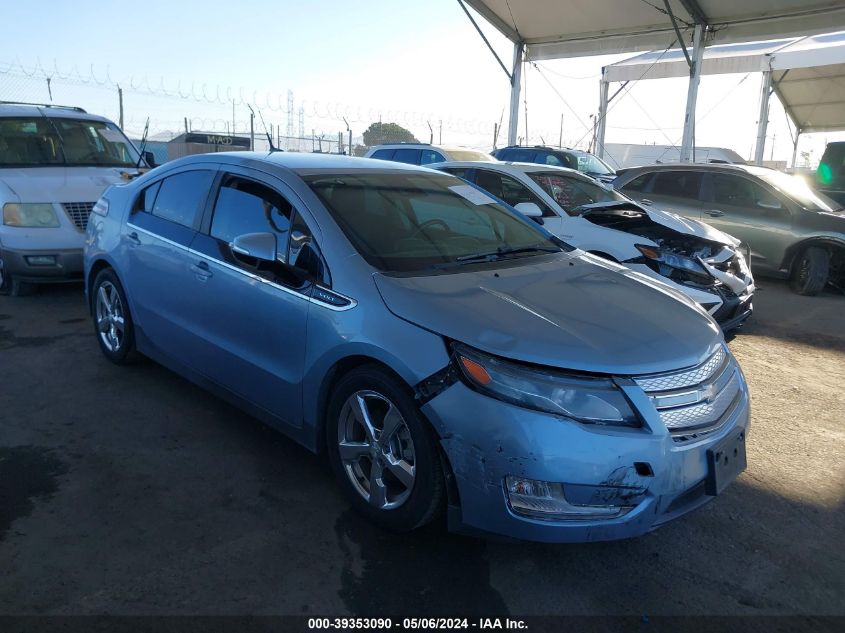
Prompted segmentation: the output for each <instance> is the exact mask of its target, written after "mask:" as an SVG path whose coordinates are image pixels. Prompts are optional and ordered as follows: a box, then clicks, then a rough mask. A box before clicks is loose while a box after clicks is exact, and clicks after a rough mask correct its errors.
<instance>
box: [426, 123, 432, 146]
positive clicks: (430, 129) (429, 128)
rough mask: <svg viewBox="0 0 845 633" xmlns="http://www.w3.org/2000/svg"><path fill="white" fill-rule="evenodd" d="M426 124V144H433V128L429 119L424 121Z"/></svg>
mask: <svg viewBox="0 0 845 633" xmlns="http://www.w3.org/2000/svg"><path fill="white" fill-rule="evenodd" d="M426 124H427V125H428V144H429V145H434V128H433V127H431V123H430V122H429V121H426Z"/></svg>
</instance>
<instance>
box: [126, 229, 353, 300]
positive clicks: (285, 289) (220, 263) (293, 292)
mask: <svg viewBox="0 0 845 633" xmlns="http://www.w3.org/2000/svg"><path fill="white" fill-rule="evenodd" d="M126 227H127V228H129V229H132V230H133V231H138V232H139V233H143V234H144V235H148V236H149V237H152V238H154V239H157V240H160V241H162V242H164V243H166V244H170V245H171V246H175V247H176V248H179V249H181V250H183V251H185V252H186V253H189V254H191V255H194V256H196V257H201V258H203V259H206V260H208V261H210V262H212V263H213V264H215V265H217V266H220V267H222V268H227V269H229V270H232V271H234V272H236V273H240V274H241V275H244V276H245V277H249V278H250V279H254V280H255V281H258V282H260V283H263V284H267V285H268V286H271V287H273V288H276V289H278V290H281V291H282V292H285V293H287V294H289V295H293V296H294V297H299V298H300V299H304V300H305V301H307V302H309V303H312V304H314V305H317V306H320V307H322V308H327V309H328V310H332V311H334V312H345V311H347V310H351V309H352V308H354V307H355V306H357V305H358V302H357V301H355V299H353V298H352V297H349V296H346V295H344V294H342V293H340V292H338V291H337V290H334V289H332V288H324V290H326V291H327V292H331V293H332V294H335V295H337V296H339V297H342V298H344V299H346V300H347V301H349V305H346V306H335V305H331V304H329V303H324V302H323V301H320V300H319V299H315V298H314V297H309V296H308V295H305V294H302V293H301V292H297V291H296V290H293V289H291V288H288V287H287V286H283V285H281V284H277V283H275V282H272V281H269V280H268V279H264V277H261V276H260V275H256V274H253V273H251V272H249V271H247V270H244V269H243V268H239V267H237V266H233V265H232V264H229V263H228V262H224V261H221V260H219V259H217V258H215V257H209V256H208V255H206V254H205V253H201V252H199V251H195V250H194V249H192V248H190V247H188V246H185V245H183V244H179V243H178V242H174V241H173V240H170V239H167V238H166V237H162V236H161V235H159V234H157V233H153V232H152V231H150V230H148V229H145V228H142V227H140V226H138V225H137V224H132V223H131V222H127V223H126ZM315 285H317V286H319V285H320V284H315ZM320 287H322V286H320Z"/></svg>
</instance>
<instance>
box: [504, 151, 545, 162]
mask: <svg viewBox="0 0 845 633" xmlns="http://www.w3.org/2000/svg"><path fill="white" fill-rule="evenodd" d="M536 155H537V152H535V151H534V150H533V149H503V150H501V152H499V155H498V158H499V160H509V161H513V162H515V163H533V162H534V157H535V156H536Z"/></svg>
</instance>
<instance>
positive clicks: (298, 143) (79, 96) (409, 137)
mask: <svg viewBox="0 0 845 633" xmlns="http://www.w3.org/2000/svg"><path fill="white" fill-rule="evenodd" d="M0 101H16V102H28V103H47V104H55V105H68V106H76V107H81V108H84V109H85V110H87V111H88V112H91V113H92V114H99V115H102V116H105V117H107V118H109V119H111V120H112V121H114V122H115V123H118V124H119V125H120V126H121V127H122V128H123V130H124V131H125V132H126V134H127V136H128V137H129V138H131V139H132V140H133V141H135V143H136V144H137V145H140V140H141V137H142V135H143V132H144V130H145V129H147V147H146V149H147V150H149V151H152V152H153V154H154V155H155V157H156V161H157V162H159V163H162V162H166V161H168V160H173V159H174V158H178V157H180V156H184V155H187V154H194V153H201V152H215V151H233V150H242V149H250V148H254V149H255V150H258V151H262V150H267V149H269V146H270V143H269V141H268V137H269V138H272V140H273V145H274V146H275V147H278V148H279V149H283V150H285V151H293V152H322V153H330V154H336V153H342V154H349V153H352V154H353V155H357V156H361V155H363V154H364V153H365V152H366V151H367V149H368V147H371V146H372V145H377V144H381V143H397V142H413V141H422V142H433V143H436V144H447V145H461V146H466V147H472V148H475V149H481V150H484V151H489V150H490V149H492V147H493V146H494V143H495V141H496V140H497V139H496V137H495V132H496V130H497V129H498V127H499V123H496V122H494V121H484V120H479V119H461V118H455V117H447V116H443V115H440V114H437V113H431V112H428V113H422V112H411V111H405V110H396V109H385V110H381V109H379V108H373V107H366V106H359V105H351V104H344V103H341V102H337V103H331V104H327V103H320V102H316V101H297V100H295V99H294V95H293V93H292V92H291V91H288V92H287V93H286V94H275V95H271V94H259V93H258V92H257V91H256V92H248V91H245V90H243V89H240V90H232V89H230V88H226V89H221V88H219V87H214V88H210V87H208V86H206V85H205V84H200V85H198V84H195V83H191V85H190V86H187V85H184V84H177V85H175V86H173V85H169V86H166V85H165V84H164V82H163V80H160V81H159V82H158V83H156V82H151V81H150V80H149V79H148V78H146V77H144V78H143V79H140V80H139V79H137V78H132V79H130V80H129V81H127V82H125V83H124V82H119V81H116V80H113V79H112V78H111V76H110V75H109V72H108V71H105V72H104V73H102V74H98V73H97V72H96V71H95V69H94V68H93V66H92V67H91V68H90V69H89V71H88V72H81V71H79V70H78V69H77V68H74V69H72V70H70V71H65V72H62V71H60V70H59V69H58V68H55V67H53V68H46V67H44V66H42V65H41V64H40V63H39V64H37V65H36V66H34V67H26V66H24V65H22V64H21V63H19V62H12V63H3V62H0ZM503 142H504V139H503V138H500V139H499V145H501V144H503ZM350 148H351V151H350Z"/></svg>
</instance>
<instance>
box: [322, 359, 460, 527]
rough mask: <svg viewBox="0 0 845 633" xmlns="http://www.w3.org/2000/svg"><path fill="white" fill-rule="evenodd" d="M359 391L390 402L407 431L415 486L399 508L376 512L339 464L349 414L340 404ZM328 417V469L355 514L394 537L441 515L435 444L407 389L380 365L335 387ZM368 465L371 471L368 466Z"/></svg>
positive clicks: (441, 480) (439, 466) (440, 482)
mask: <svg viewBox="0 0 845 633" xmlns="http://www.w3.org/2000/svg"><path fill="white" fill-rule="evenodd" d="M362 392H367V393H372V394H374V395H376V396H382V397H384V398H386V400H387V401H389V402H388V403H387V405H386V406H388V405H389V404H392V405H394V406H395V407H396V409H398V411H399V413H400V414H401V416H402V420H403V422H404V429H407V433H408V435H409V436H410V439H411V440H412V442H411V444H410V445H411V447H412V449H413V466H414V471H415V472H414V481H413V486H412V487H411V488H410V493H409V495H408V496H407V498H406V499H405V500H404V502H402V503H401V505H398V507H394V508H377V507H375V506H374V505H373V504H372V503H370V502H369V501H368V500H367V499H366V498H365V497H364V496H363V493H362V492H361V491H359V489H357V488H356V484H354V483H353V476H352V475H350V474H348V470H347V465H345V464H344V462H343V460H342V459H341V455H340V448H339V444H340V437H341V435H340V434H341V433H342V432H343V429H344V428H345V425H346V424H347V415H345V414H344V412H345V411H347V410H345V409H344V405H345V404H346V403H347V400H352V399H353V396H355V394H360V393H362ZM326 415H327V418H326V426H325V428H326V444H327V450H328V454H329V459H330V461H331V464H332V469H333V470H334V473H335V476H336V477H337V480H338V482H339V483H340V486H341V488H343V490H344V492H345V493H346V495H347V496H348V497H349V499H350V500H351V502H352V505H353V507H354V508H355V509H356V510H357V511H358V512H360V513H361V514H363V515H364V516H366V517H367V518H368V519H370V520H371V521H372V522H374V523H376V524H377V525H379V526H381V527H383V528H386V529H388V530H392V531H396V532H408V531H410V530H413V529H415V528H418V527H422V526H423V525H426V524H427V523H430V522H432V521H433V520H434V519H435V518H437V517H438V516H439V514H440V512H441V511H442V510H443V508H444V506H445V481H444V476H443V465H442V463H441V461H440V460H441V457H440V452H439V450H438V446H437V439H436V437H435V434H434V431H433V430H432V428H431V426H430V425H429V423H428V421H427V420H426V419H425V418H424V417H423V415H422V414H421V413H420V411H419V409H418V408H417V405H416V402H415V401H414V398H413V394H412V393H411V390H410V389H409V388H408V387H407V385H405V384H404V383H402V382H401V381H400V380H398V379H397V378H396V377H394V376H393V375H392V374H391V373H390V372H388V371H387V370H385V369H383V368H381V367H379V366H378V365H365V366H362V367H358V368H356V369H354V370H352V371H350V372H349V373H348V374H346V375H345V376H344V377H343V378H341V379H340V381H339V382H338V383H337V385H336V386H335V388H334V390H333V391H332V394H331V396H330V398H329V404H328V407H327V413H326ZM374 417H375V416H374ZM402 433H405V431H404V430H403V431H402ZM406 437H407V436H406ZM367 459H369V458H367V457H364V461H365V462H366V460H367ZM359 463H360V462H359ZM370 463H371V465H370V468H372V467H373V466H372V462H370ZM384 473H385V474H383V475H382V481H386V482H388V483H389V479H390V477H391V476H392V475H391V474H390V473H389V472H388V471H387V470H384ZM365 478H366V477H365ZM397 483H398V480H397ZM386 498H387V497H386Z"/></svg>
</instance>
